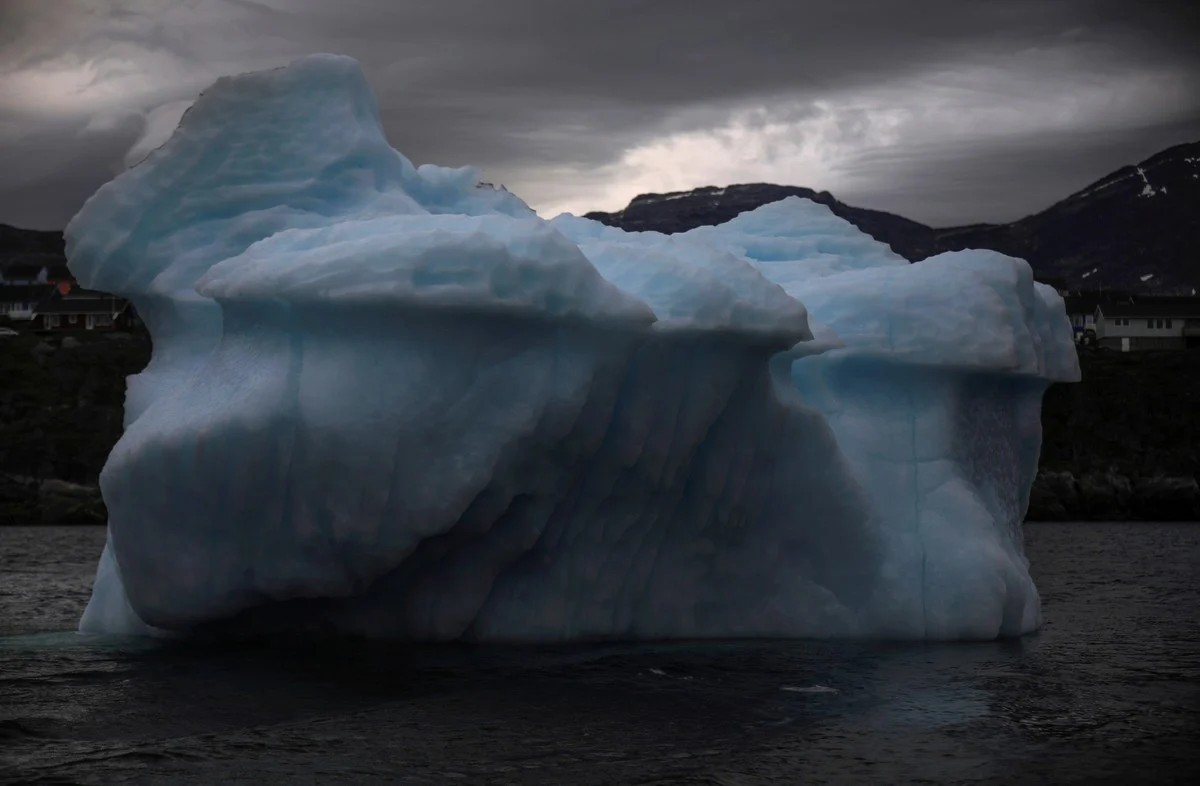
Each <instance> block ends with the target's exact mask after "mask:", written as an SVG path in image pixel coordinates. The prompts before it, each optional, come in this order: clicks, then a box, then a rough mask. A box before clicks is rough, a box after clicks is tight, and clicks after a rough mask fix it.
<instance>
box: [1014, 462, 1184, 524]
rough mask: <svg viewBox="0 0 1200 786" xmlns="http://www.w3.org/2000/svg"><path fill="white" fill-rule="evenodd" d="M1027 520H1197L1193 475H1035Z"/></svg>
mask: <svg viewBox="0 0 1200 786" xmlns="http://www.w3.org/2000/svg"><path fill="white" fill-rule="evenodd" d="M1026 519H1028V520H1030V521H1200V484H1197V483H1196V479H1195V478H1194V477H1180V476H1164V475H1159V476H1155V477H1148V478H1129V477H1126V476H1125V475H1120V474H1118V473H1116V472H1106V473H1089V474H1086V475H1081V476H1079V477H1075V475H1073V474H1072V473H1070V472H1053V471H1050V472H1039V473H1038V476H1037V479H1036V480H1035V481H1034V482H1033V490H1032V491H1031V492H1030V497H1029V512H1028V514H1027V515H1026Z"/></svg>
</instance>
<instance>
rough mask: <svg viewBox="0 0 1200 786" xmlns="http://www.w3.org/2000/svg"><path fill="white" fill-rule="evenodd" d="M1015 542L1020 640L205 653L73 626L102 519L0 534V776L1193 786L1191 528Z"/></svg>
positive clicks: (1196, 625)
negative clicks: (1026, 561)
mask: <svg viewBox="0 0 1200 786" xmlns="http://www.w3.org/2000/svg"><path fill="white" fill-rule="evenodd" d="M1026 539H1027V550H1028V554H1029V556H1030V559H1031V560H1032V563H1033V570H1034V574H1035V578H1036V579H1037V582H1038V586H1039V588H1040V589H1041V592H1042V596H1043V606H1044V612H1045V619H1046V622H1045V625H1044V627H1043V629H1042V630H1041V632H1039V633H1038V634H1036V635H1033V636H1027V637H1025V638H1023V639H1019V640H1015V641H1000V642H989V643H973V644H897V643H880V642H858V643H847V642H832V643H831V642H811V641H730V642H702V643H660V644H638V645H615V644H614V645H602V646H597V645H591V646H575V647H465V646H458V647H450V646H443V647H414V646H401V645H396V644H378V643H364V642H342V643H326V644H320V645H315V644H311V643H307V644H305V643H293V644H290V645H283V644H276V645H265V644H257V645H244V644H243V645H213V644H206V645H198V644H194V643H191V644H189V643H179V642H150V641H141V640H99V639H92V638H87V637H81V636H78V635H76V634H75V633H73V632H72V631H73V628H74V625H75V622H76V620H77V619H78V616H79V613H80V612H81V610H82V609H83V605H84V603H85V602H86V600H87V594H88V590H89V586H90V583H91V579H92V573H93V571H94V567H95V563H96V559H97V557H98V555H99V553H100V548H101V546H102V544H103V540H104V532H103V530H102V529H100V528H0V782H4V783H56V784H57V783H105V784H108V783H183V784H191V783H195V784H210V783H253V784H266V783H289V784H291V783H434V784H442V783H470V784H474V783H533V784H571V785H572V786H582V785H584V784H641V783H645V784H650V783H707V784H743V783H744V784H749V783H782V784H795V783H839V784H840V783H922V782H924V783H929V782H937V783H1087V784H1094V783H1135V782H1136V783H1170V782H1179V783H1185V782H1195V781H1194V779H1196V778H1197V777H1200V753H1198V752H1197V751H1198V749H1200V746H1198V745H1197V744H1196V743H1197V741H1198V740H1200V524H1041V523H1038V524H1030V525H1027V527H1026Z"/></svg>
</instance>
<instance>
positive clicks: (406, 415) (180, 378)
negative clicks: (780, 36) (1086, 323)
mask: <svg viewBox="0 0 1200 786" xmlns="http://www.w3.org/2000/svg"><path fill="white" fill-rule="evenodd" d="M67 249H68V255H69V258H70V265H71V269H72V270H73V271H74V272H75V274H76V275H77V276H78V277H79V279H80V280H81V281H82V282H83V283H84V284H85V285H87V286H90V287H96V288H100V289H104V290H108V291H112V292H118V293H121V294H123V295H125V296H127V297H129V298H130V299H131V300H132V301H133V302H134V303H135V304H136V307H137V309H138V312H139V314H141V316H142V317H143V318H144V319H145V321H146V324H147V325H148V327H149V329H150V331H151V333H152V336H153V341H154V356H153V360H152V361H151V363H150V365H149V366H148V367H147V368H146V370H145V371H144V372H142V373H141V374H138V375H136V376H134V377H131V378H130V379H129V386H128V393H127V397H126V423H125V425H126V430H125V434H124V436H123V437H122V438H121V440H120V442H119V443H118V444H117V446H116V447H115V448H114V449H113V452H112V455H111V456H110V457H109V460H108V463H107V465H106V466H105V469H104V472H103V474H102V475H101V479H100V480H101V487H102V490H103V493H104V499H105V501H106V502H107V504H108V510H109V516H110V519H109V538H108V543H107V546H106V548H105V550H104V553H103V556H102V557H101V560H100V566H99V568H98V571H97V576H96V583H95V588H94V591H93V595H92V599H91V602H90V603H89V605H88V607H87V610H86V611H85V613H84V616H83V619H82V621H81V623H80V628H81V630H83V631H85V632H99V633H163V634H167V635H192V634H202V635H224V634H237V635H242V634H246V633H261V634H268V635H270V634H272V633H293V632H300V633H309V632H312V633H324V632H333V633H345V634H352V635H367V636H380V637H395V638H409V639H421V640H456V639H470V640H541V641H544V640H570V639H586V638H599V637H621V638H663V637H717V636H720V637H731V636H788V637H832V636H855V637H863V636H871V637H896V638H918V639H919V638H928V639H956V638H985V639H986V638H994V637H996V636H1011V635H1017V634H1021V633H1024V632H1027V631H1030V630H1033V629H1034V628H1036V627H1037V625H1038V623H1039V601H1038V594H1037V590H1036V589H1035V587H1034V585H1033V582H1032V580H1031V579H1030V575H1029V571H1028V562H1027V560H1026V559H1025V557H1024V554H1023V550H1022V535H1021V520H1022V517H1023V514H1024V511H1025V509H1026V504H1027V501H1028V492H1029V488H1030V485H1031V482H1032V479H1033V475H1034V472H1035V469H1036V465H1037V457H1038V451H1039V446H1040V433H1041V432H1040V426H1039V405H1040V400H1041V395H1042V393H1043V391H1044V390H1045V388H1046V386H1047V385H1048V384H1050V382H1052V381H1055V380H1074V379H1076V378H1077V376H1078V367H1077V362H1076V359H1075V352H1074V349H1073V345H1072V342H1071V331H1070V327H1069V325H1068V323H1067V320H1066V317H1065V314H1064V310H1063V306H1062V301H1061V299H1060V298H1059V297H1058V295H1057V294H1056V293H1055V292H1054V291H1053V290H1051V289H1049V288H1047V287H1044V286H1042V285H1040V284H1036V283H1034V281H1033V278H1032V276H1031V272H1030V269H1029V267H1028V265H1026V264H1025V263H1024V262H1023V261H1021V260H1017V259H1012V258H1009V257H1005V256H1002V255H1000V254H996V253H993V252H974V251H968V252H958V253H951V254H943V255H941V256H939V257H935V258H933V259H930V260H927V261H925V262H921V263H919V264H915V265H910V264H908V263H907V262H905V261H904V260H903V259H901V258H900V257H898V256H896V255H895V254H893V253H892V252H891V251H890V249H888V248H887V247H886V246H885V245H882V244H880V243H878V242H876V241H874V240H873V239H871V238H870V237H868V236H866V235H864V234H863V233H861V232H859V231H858V230H857V229H855V228H854V227H853V226H851V225H850V224H848V223H846V222H845V221H842V220H840V219H838V218H837V217H835V216H834V215H832V214H831V213H830V212H829V211H828V209H826V208H825V207H823V206H820V205H816V204H814V203H812V202H809V201H807V200H800V199H796V198H792V199H787V200H784V201H782V202H778V203H775V204H772V205H768V206H766V207H763V208H760V209H758V210H755V211H753V212H750V213H745V214H743V215H741V216H739V217H737V218H736V219H734V220H733V221H730V222H729V223H727V224H724V225H722V226H719V227H703V228H700V229H696V230H693V231H691V232H687V233H684V234H680V235H674V236H667V235H661V234H658V233H650V232H647V233H625V232H622V231H620V230H617V229H613V228H610V227H606V226H602V225H600V224H598V223H595V222H592V221H588V220H585V219H581V218H576V217H574V216H560V217H558V218H556V219H554V220H552V221H544V220H542V219H540V218H538V217H537V216H536V215H535V214H534V213H533V211H531V210H530V209H529V208H528V207H527V206H526V205H525V204H524V203H522V202H521V201H520V200H519V199H517V198H516V197H515V196H513V195H512V194H510V193H508V192H507V191H504V190H503V189H494V188H491V187H489V186H486V185H483V184H480V183H478V175H477V173H476V172H475V171H474V170H471V169H469V168H464V169H446V168H440V167H433V166H421V167H414V166H413V165H412V164H411V163H410V162H409V161H408V160H407V159H405V158H404V157H403V156H402V155H400V154H399V153H398V152H396V151H395V150H393V149H392V148H391V147H390V146H389V144H388V143H387V141H386V140H385V138H384V135H383V133H382V130H381V127H380V122H379V115H378V111H377V108H376V105H375V102H374V99H373V97H372V95H371V92H370V90H369V88H368V86H367V84H366V82H365V79H364V78H363V75H362V73H361V71H360V68H359V66H358V64H357V63H356V62H355V61H353V60H351V59H349V58H345V57H337V56H330V55H319V56H313V57H307V58H304V59H301V60H299V61H297V62H295V63H293V64H292V65H291V66H289V67H287V68H284V69H278V70H274V71H267V72H261V73H253V74H247V75H242V76H237V77H232V78H226V79H222V80H219V81H218V82H217V83H216V84H215V85H213V86H212V88H210V89H209V90H207V91H206V92H205V93H203V94H202V95H201V96H200V97H199V99H198V100H197V101H196V103H195V104H194V105H193V106H192V108H191V109H190V110H189V111H188V112H187V114H186V115H185V116H184V118H183V120H182V122H181V123H180V125H179V128H178V130H177V131H176V132H175V134H174V136H173V137H172V138H171V139H170V140H169V141H168V142H167V143H166V144H164V145H163V146H162V147H161V148H160V149H158V150H156V151H154V152H153V153H151V154H150V155H149V156H148V157H147V158H146V159H145V160H144V161H142V162H141V163H140V164H138V165H137V166H135V167H133V168H132V169H130V170H128V171H126V172H125V173H123V174H121V175H120V176H119V177H117V178H116V179H115V180H113V181H112V182H111V183H108V184H107V185H105V186H104V187H103V188H101V189H100V190H99V191H98V192H97V193H96V194H95V195H94V196H93V197H92V198H91V199H90V200H89V201H88V202H87V204H86V205H85V206H84V207H83V209H82V210H81V211H80V212H79V214H78V215H77V216H76V217H75V218H74V219H73V220H72V222H71V224H70V226H69V227H68V228H67Z"/></svg>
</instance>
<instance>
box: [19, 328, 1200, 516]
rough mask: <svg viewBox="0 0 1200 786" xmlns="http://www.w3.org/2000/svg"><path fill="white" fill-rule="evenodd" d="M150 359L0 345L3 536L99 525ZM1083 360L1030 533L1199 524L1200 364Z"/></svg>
mask: <svg viewBox="0 0 1200 786" xmlns="http://www.w3.org/2000/svg"><path fill="white" fill-rule="evenodd" d="M149 359H150V339H149V337H148V336H147V335H146V334H144V333H125V332H111V333H91V334H82V335H61V336H60V335H36V334H29V333H25V334H22V335H20V336H16V337H9V338H4V339H0V379H3V380H4V384H3V386H0V524H16V525H28V524H103V523H104V522H105V520H106V512H105V509H104V503H103V500H102V499H101V496H100V490H99V487H98V486H97V479H98V476H99V473H100V469H101V468H102V467H103V465H104V461H105V458H106V457H107V456H108V452H109V450H111V448H112V446H113V444H114V443H115V442H116V441H117V439H118V438H119V437H120V435H121V422H122V411H123V404H124V395H125V377H126V376H128V375H130V374H135V373H137V372H138V371H140V370H141V369H142V368H143V367H145V365H146V363H147V362H149ZM1079 359H1080V366H1081V369H1082V371H1083V380H1082V381H1081V382H1079V383H1077V384H1071V385H1063V384H1060V385H1054V386H1053V387H1051V388H1050V390H1049V391H1047V393H1046V397H1045V400H1044V402H1043V405H1042V430H1043V444H1042V456H1041V462H1040V466H1039V470H1038V476H1037V479H1036V480H1035V482H1034V485H1033V490H1032V494H1031V498H1030V505H1029V513H1028V516H1027V520H1030V521H1194V520H1200V486H1198V485H1197V477H1200V450H1198V448H1197V446H1198V445H1200V419H1197V418H1195V416H1194V414H1195V408H1196V406H1197V404H1198V403H1200V352H1195V351H1193V352H1189V351H1173V352H1139V353H1119V352H1112V351H1108V350H1084V351H1081V353H1080V358H1079Z"/></svg>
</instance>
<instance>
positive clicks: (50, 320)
mask: <svg viewBox="0 0 1200 786" xmlns="http://www.w3.org/2000/svg"><path fill="white" fill-rule="evenodd" d="M46 327H48V328H56V327H58V316H57V315H55V316H52V317H51V316H48V317H46Z"/></svg>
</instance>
